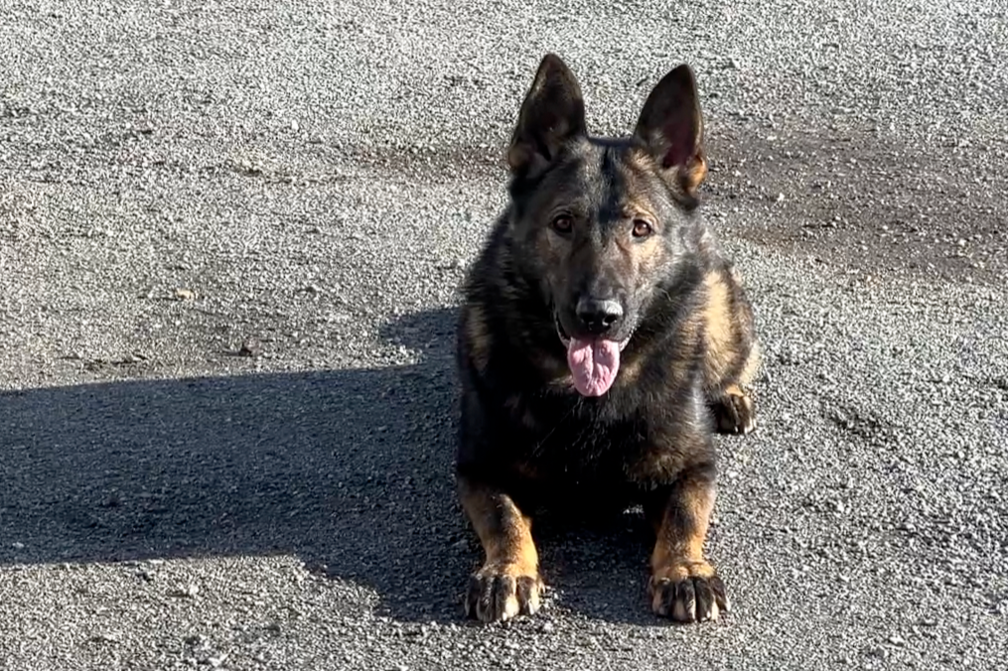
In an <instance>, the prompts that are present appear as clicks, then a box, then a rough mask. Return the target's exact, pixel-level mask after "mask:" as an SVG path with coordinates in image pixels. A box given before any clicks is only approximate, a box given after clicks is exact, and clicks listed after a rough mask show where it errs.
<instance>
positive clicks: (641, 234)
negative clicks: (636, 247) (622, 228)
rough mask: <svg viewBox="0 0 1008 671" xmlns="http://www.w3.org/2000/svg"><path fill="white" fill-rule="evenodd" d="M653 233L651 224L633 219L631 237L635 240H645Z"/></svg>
mask: <svg viewBox="0 0 1008 671" xmlns="http://www.w3.org/2000/svg"><path fill="white" fill-rule="evenodd" d="M653 232H654V229H652V228H651V224H649V223H648V222H646V221H644V220H643V219H634V222H633V236H634V237H635V238H646V237H647V236H649V235H651V233H653Z"/></svg>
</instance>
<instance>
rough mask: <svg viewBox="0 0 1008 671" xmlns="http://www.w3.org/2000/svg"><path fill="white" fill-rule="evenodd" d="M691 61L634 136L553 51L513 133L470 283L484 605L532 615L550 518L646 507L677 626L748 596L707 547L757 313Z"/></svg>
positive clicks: (469, 487)
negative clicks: (542, 524) (711, 173)
mask: <svg viewBox="0 0 1008 671" xmlns="http://www.w3.org/2000/svg"><path fill="white" fill-rule="evenodd" d="M703 137H704V124H703V118H702V114H701V110H700V104H699V95H698V92H697V87H696V81H695V79H694V74H693V71H692V69H691V68H690V67H689V66H688V65H687V64H682V65H680V66H678V67H676V68H675V69H673V70H671V71H670V72H668V74H666V75H665V76H664V78H662V79H661V81H660V82H659V83H658V84H657V85H656V86H655V87H654V88H653V90H652V91H651V92H650V94H649V96H648V97H647V99H646V101H645V102H644V105H643V108H642V109H641V112H640V116H639V117H638V120H637V123H636V127H635V128H634V131H633V134H632V136H629V137H618V138H601V137H594V136H590V135H589V134H588V132H587V130H586V123H585V105H584V100H583V97H582V93H581V88H580V85H579V84H578V81H577V79H576V78H575V76H574V74H573V73H572V72H571V70H570V69H569V68H568V67H567V65H566V64H565V63H564V62H563V61H562V60H561V59H560V58H559V57H558V56H557V55H555V54H552V53H548V54H546V55H545V56H544V57H543V59H542V61H541V62H540V65H539V67H538V70H537V72H536V74H535V78H534V80H533V82H532V85H531V87H530V88H529V89H528V91H527V93H526V96H525V99H524V102H523V103H522V106H521V109H520V111H519V114H518V119H517V123H516V125H515V127H514V130H513V133H512V137H511V142H510V146H509V147H508V150H507V163H508V167H509V171H510V174H509V184H508V193H509V196H510V198H509V202H508V204H507V206H506V208H505V210H504V212H503V213H502V214H501V215H500V217H499V219H498V220H497V221H496V223H495V225H494V226H493V228H492V230H491V231H490V233H489V234H488V236H487V238H486V240H485V243H484V246H483V248H482V251H481V253H480V254H479V255H478V257H477V258H476V259H475V261H474V262H473V264H472V266H471V267H470V269H469V271H468V272H467V274H466V278H465V280H464V282H463V285H462V286H463V291H462V293H463V300H462V301H461V307H460V310H459V317H458V324H457V339H456V351H455V355H456V364H457V370H458V379H459V385H460V399H459V400H460V405H459V412H460V422H459V434H458V446H457V452H456V459H455V476H456V482H457V488H458V489H457V493H458V497H459V501H460V503H461V506H462V508H463V510H464V512H465V515H466V516H467V517H468V520H469V522H470V523H471V524H472V527H473V529H474V530H475V532H476V535H477V536H478V537H479V540H480V543H481V545H482V548H483V552H484V554H485V561H484V563H483V565H482V567H481V568H480V569H479V570H478V571H476V572H475V573H474V574H473V575H472V577H471V578H470V580H469V584H468V589H467V593H466V595H465V610H466V613H467V614H468V616H470V617H472V618H476V619H478V620H480V621H482V622H493V621H502V620H508V619H511V618H514V617H516V616H521V615H532V614H534V613H535V612H536V611H537V610H538V609H539V607H540V603H541V597H542V593H543V588H544V582H543V579H542V577H541V574H540V566H539V559H538V552H537V548H536V544H535V542H534V540H533V537H532V528H531V522H532V518H533V516H534V515H535V514H537V511H539V510H541V509H543V508H544V507H546V508H548V507H549V506H551V505H556V506H559V507H565V508H566V509H569V510H572V511H574V512H575V513H580V514H582V515H584V516H587V517H590V516H592V515H595V512H593V511H595V510H597V509H598V506H599V505H603V506H606V505H612V506H617V507H619V506H622V508H621V509H624V510H625V509H626V508H627V507H629V506H632V505H639V506H641V507H642V509H643V511H644V515H645V517H646V519H647V520H648V522H649V524H650V526H651V528H653V530H654V533H655V536H654V546H653V551H652V553H651V560H650V564H651V575H650V581H649V587H648V591H649V596H650V601H651V606H652V609H653V610H654V612H655V613H656V614H658V615H660V616H664V617H668V618H671V619H673V620H675V621H681V622H693V621H705V620H712V619H716V618H717V617H718V616H719V613H723V612H726V611H727V610H728V609H729V607H730V606H729V599H728V596H727V594H726V591H725V586H724V583H723V581H722V580H721V579H720V578H719V576H718V574H717V571H716V570H715V568H714V567H713V566H712V565H711V564H710V563H709V562H708V561H707V559H706V557H705V554H704V548H703V546H704V543H705V540H706V536H707V530H708V523H709V517H710V514H711V510H712V508H713V506H714V501H715V495H716V477H717V473H716V459H715V445H714V440H715V434H716V433H718V432H720V433H735V434H746V433H749V432H751V431H752V430H753V429H755V427H756V414H755V405H754V396H753V391H752V387H751V385H752V382H753V379H754V377H755V375H756V374H757V370H758V368H759V365H760V354H759V344H758V341H757V338H756V334H755V326H754V317H753V308H752V305H751V303H750V302H749V300H748V299H747V297H746V293H745V290H744V288H743V286H742V282H741V280H740V277H739V275H738V273H737V272H736V270H735V269H734V266H733V264H732V263H731V262H730V261H729V260H727V259H726V258H725V257H724V256H723V255H722V253H721V252H719V250H718V247H717V244H716V242H715V240H714V238H713V237H712V234H711V232H710V231H709V230H708V229H707V228H706V227H705V226H704V224H703V223H702V221H701V220H700V218H699V216H698V212H697V208H698V205H699V199H698V195H697V191H698V187H699V186H700V185H701V183H702V182H703V180H704V178H705V176H706V174H707V158H706V155H705V151H704V146H703Z"/></svg>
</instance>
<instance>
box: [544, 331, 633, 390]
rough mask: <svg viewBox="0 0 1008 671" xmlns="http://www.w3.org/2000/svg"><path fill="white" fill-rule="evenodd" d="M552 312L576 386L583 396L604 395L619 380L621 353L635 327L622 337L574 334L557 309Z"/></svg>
mask: <svg viewBox="0 0 1008 671" xmlns="http://www.w3.org/2000/svg"><path fill="white" fill-rule="evenodd" d="M553 316H554V322H555V323H556V332H557V336H559V338H560V342H561V343H563V346H564V348H565V349H566V350H567V365H568V366H569V367H570V371H571V376H572V377H573V378H574V387H575V388H576V389H577V390H578V393H580V394H581V395H582V396H602V395H603V394H605V393H606V392H607V391H609V389H610V387H612V385H613V382H615V381H616V374H617V373H618V372H619V366H620V353H621V352H622V351H623V350H624V349H625V348H626V346H627V344H628V343H629V342H630V338H631V337H633V331H631V332H630V333H629V334H628V335H627V336H626V337H625V338H623V339H622V340H610V339H607V338H600V337H588V338H577V337H571V336H569V335H568V334H567V331H566V330H564V327H563V324H562V323H560V316H559V315H557V314H556V313H554V315H553Z"/></svg>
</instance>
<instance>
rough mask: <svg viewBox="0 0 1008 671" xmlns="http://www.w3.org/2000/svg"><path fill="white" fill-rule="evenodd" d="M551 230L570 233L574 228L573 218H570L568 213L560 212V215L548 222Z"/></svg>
mask: <svg viewBox="0 0 1008 671" xmlns="http://www.w3.org/2000/svg"><path fill="white" fill-rule="evenodd" d="M550 225H551V226H552V227H553V230H554V231H556V232H557V233H563V234H567V233H570V232H571V230H573V228H574V220H573V219H571V218H570V215H567V214H561V215H560V216H558V217H556V218H554V219H553V221H552V222H550Z"/></svg>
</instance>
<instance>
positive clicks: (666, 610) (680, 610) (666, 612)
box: [650, 561, 730, 622]
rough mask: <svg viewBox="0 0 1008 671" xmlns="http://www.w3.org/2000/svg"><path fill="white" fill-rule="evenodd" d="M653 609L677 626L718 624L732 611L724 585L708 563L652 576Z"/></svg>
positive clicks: (664, 569)
mask: <svg viewBox="0 0 1008 671" xmlns="http://www.w3.org/2000/svg"><path fill="white" fill-rule="evenodd" d="M650 588H651V608H652V609H653V610H654V612H655V613H657V614H658V615H661V616H662V617H669V618H672V619H673V620H676V621H678V622H703V621H705V620H716V619H717V618H718V615H719V614H720V613H722V612H727V611H728V610H729V608H730V606H729V602H728V595H727V594H726V593H725V586H724V583H723V582H722V581H721V578H719V577H718V575H717V572H716V571H715V570H714V567H713V566H711V565H710V564H708V563H707V562H705V561H700V562H681V563H675V564H672V565H669V566H666V567H661V568H659V569H658V570H656V571H655V572H654V574H653V575H652V576H651V586H650Z"/></svg>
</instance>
